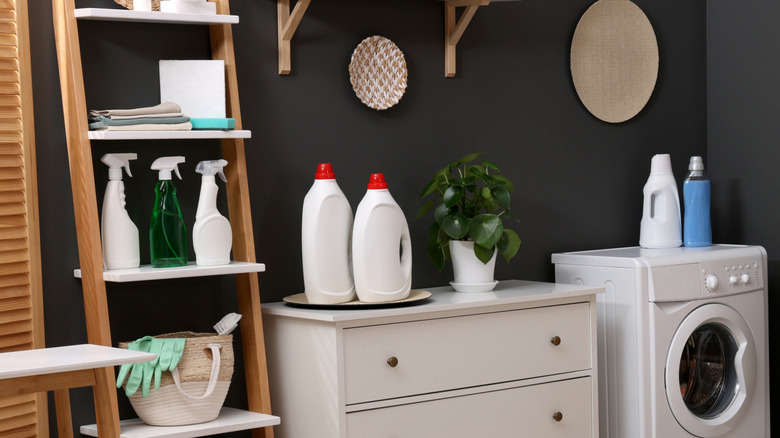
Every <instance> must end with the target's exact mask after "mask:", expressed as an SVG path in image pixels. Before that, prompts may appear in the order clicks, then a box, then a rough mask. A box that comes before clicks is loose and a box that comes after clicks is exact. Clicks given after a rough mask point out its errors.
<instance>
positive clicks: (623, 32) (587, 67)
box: [571, 0, 658, 123]
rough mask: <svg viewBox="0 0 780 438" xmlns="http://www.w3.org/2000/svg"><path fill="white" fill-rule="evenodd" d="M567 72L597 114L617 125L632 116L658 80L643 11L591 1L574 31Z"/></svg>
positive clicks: (612, 0) (621, 0)
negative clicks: (568, 71) (591, 3)
mask: <svg viewBox="0 0 780 438" xmlns="http://www.w3.org/2000/svg"><path fill="white" fill-rule="evenodd" d="M571 75H572V80H573V81H574V87H575V89H576V90H577V94H578V95H579V97H580V100H581V101H582V103H583V104H584V105H585V107H586V108H587V109H588V111H590V112H591V114H593V115H594V116H596V117H597V118H599V119H601V120H603V121H605V122H609V123H620V122H625V121H626V120H629V119H631V118H632V117H634V116H635V115H637V114H638V113H639V112H640V111H641V110H642V108H644V107H645V105H646V104H647V102H648V100H649V99H650V96H651V95H652V94H653V89H654V88H655V84H656V80H657V78H658V43H657V41H656V38H655V32H654V31H653V26H652V24H650V20H648V18H647V16H646V15H645V13H644V12H642V10H641V9H640V8H639V7H638V6H637V5H635V4H634V3H632V2H630V1H629V0H599V1H597V2H596V3H594V4H593V5H591V6H590V8H588V10H587V11H586V12H585V14H583V16H582V18H581V19H580V22H579V24H578V25H577V29H576V30H575V31H574V37H573V39H572V43H571Z"/></svg>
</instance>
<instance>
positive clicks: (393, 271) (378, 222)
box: [352, 173, 412, 303]
mask: <svg viewBox="0 0 780 438" xmlns="http://www.w3.org/2000/svg"><path fill="white" fill-rule="evenodd" d="M352 270H353V272H354V275H355V292H357V296H358V299H359V300H360V301H363V302H367V303H382V302H388V301H398V300H403V299H404V298H406V297H408V296H409V292H410V291H411V286H412V241H411V238H410V237H409V225H408V224H407V223H406V217H405V216H404V213H403V211H402V210H401V207H399V206H398V204H397V203H396V202H395V200H394V199H393V197H392V195H390V191H389V190H388V189H387V183H386V182H385V176H384V174H381V173H374V174H371V178H370V180H369V183H368V190H367V191H366V194H365V196H364V197H363V199H362V200H361V201H360V204H359V205H358V208H357V211H356V212H355V224H354V226H353V228H352Z"/></svg>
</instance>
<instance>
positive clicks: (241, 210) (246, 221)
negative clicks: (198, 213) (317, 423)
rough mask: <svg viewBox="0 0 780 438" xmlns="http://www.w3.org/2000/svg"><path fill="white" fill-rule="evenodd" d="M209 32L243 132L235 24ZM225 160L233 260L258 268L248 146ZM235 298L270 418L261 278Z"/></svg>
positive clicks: (259, 397) (247, 279) (258, 435)
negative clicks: (234, 35) (250, 191)
mask: <svg viewBox="0 0 780 438" xmlns="http://www.w3.org/2000/svg"><path fill="white" fill-rule="evenodd" d="M215 1H216V3H217V14H221V15H230V7H229V5H228V0H215ZM209 31H210V35H211V55H212V58H213V59H221V60H223V61H225V87H226V89H227V90H226V91H227V92H226V104H227V108H226V109H227V113H228V114H227V116H228V117H232V118H234V119H235V123H236V125H235V129H243V125H242V122H241V107H240V104H239V98H238V78H237V75H236V59H235V51H234V49H233V31H232V27H231V25H230V24H216V25H211V26H210V27H209ZM222 156H223V157H224V158H225V160H227V162H228V165H227V167H226V168H225V176H226V177H227V199H228V210H229V211H228V214H229V216H230V225H231V227H232V229H233V257H234V258H235V259H236V260H240V261H244V262H253V263H254V262H255V261H256V256H255V243H254V232H253V231H252V212H251V208H250V203H249V184H248V177H247V166H246V156H245V154H244V140H243V139H240V138H228V139H223V140H222ZM236 293H237V295H238V307H239V313H241V315H242V318H241V323H240V324H241V340H242V348H243V354H244V369H245V375H246V387H247V400H248V404H249V410H250V411H253V412H260V413H263V414H269V415H271V396H270V393H269V390H268V387H269V384H268V367H267V362H266V354H265V339H264V336H263V321H262V309H261V305H260V286H259V281H258V278H257V273H255V272H253V273H248V274H239V275H236ZM252 436H253V437H254V438H273V428H271V427H265V428H261V429H254V430H253V431H252Z"/></svg>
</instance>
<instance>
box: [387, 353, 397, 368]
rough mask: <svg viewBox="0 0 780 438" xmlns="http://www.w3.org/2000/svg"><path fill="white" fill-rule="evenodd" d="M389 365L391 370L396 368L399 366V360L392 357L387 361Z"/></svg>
mask: <svg viewBox="0 0 780 438" xmlns="http://www.w3.org/2000/svg"><path fill="white" fill-rule="evenodd" d="M387 364H388V365H390V368H395V367H396V366H397V365H398V358H397V357H395V356H392V357H390V358H389V359H387Z"/></svg>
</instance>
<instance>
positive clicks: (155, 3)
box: [114, 0, 160, 11]
mask: <svg viewBox="0 0 780 438" xmlns="http://www.w3.org/2000/svg"><path fill="white" fill-rule="evenodd" d="M114 3H117V4H119V5H121V6H122V7H125V8H127V9H133V0H114ZM152 10H153V11H159V10H160V0H152Z"/></svg>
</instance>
